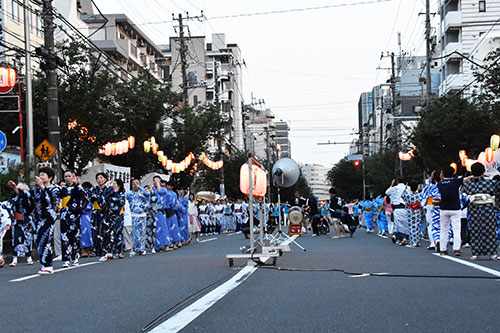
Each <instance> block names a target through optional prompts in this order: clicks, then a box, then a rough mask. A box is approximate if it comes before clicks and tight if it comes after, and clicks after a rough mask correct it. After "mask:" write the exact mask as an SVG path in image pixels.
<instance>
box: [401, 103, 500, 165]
mask: <svg viewBox="0 0 500 333" xmlns="http://www.w3.org/2000/svg"><path fill="white" fill-rule="evenodd" d="M421 116H422V117H421V119H420V121H419V123H418V125H417V126H416V128H415V130H414V131H413V134H412V138H411V140H412V142H413V143H414V144H415V145H416V146H417V151H416V158H415V160H416V162H417V163H418V164H419V165H420V166H421V167H423V168H425V169H426V170H427V171H431V170H433V169H437V168H443V167H444V166H447V165H449V164H450V163H452V162H455V163H457V164H460V163H459V158H458V152H459V150H461V149H465V150H466V151H467V154H468V156H469V157H470V158H477V156H478V154H479V153H480V152H481V151H482V150H484V148H486V147H487V146H488V143H489V139H490V137H491V135H492V134H493V133H496V132H498V130H499V129H500V117H498V113H497V112H495V111H494V109H492V108H488V107H484V106H480V105H476V104H472V103H470V102H468V101H466V100H464V99H462V98H460V97H456V96H445V97H441V98H439V99H436V100H434V101H433V102H432V103H431V104H430V106H429V107H428V108H426V109H425V110H424V111H423V112H422V114H421Z"/></svg>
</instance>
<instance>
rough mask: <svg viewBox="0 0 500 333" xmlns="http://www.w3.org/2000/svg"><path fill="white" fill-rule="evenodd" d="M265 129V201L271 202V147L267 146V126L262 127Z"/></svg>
mask: <svg viewBox="0 0 500 333" xmlns="http://www.w3.org/2000/svg"><path fill="white" fill-rule="evenodd" d="M264 130H265V131H266V154H267V161H266V171H267V172H266V173H267V202H271V176H270V175H271V148H270V147H269V127H266V128H264Z"/></svg>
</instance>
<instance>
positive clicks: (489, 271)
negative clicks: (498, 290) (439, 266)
mask: <svg viewBox="0 0 500 333" xmlns="http://www.w3.org/2000/svg"><path fill="white" fill-rule="evenodd" d="M433 255H435V256H438V257H440V258H443V259H447V260H451V261H454V262H458V263H459V264H462V265H465V266H469V267H472V268H475V269H477V270H480V271H483V272H486V273H488V274H491V275H494V276H498V277H500V272H499V271H496V270H494V269H491V268H488V267H484V266H481V265H478V264H474V263H472V262H469V261H466V260H463V259H458V258H455V257H450V256H446V255H440V254H439V253H433Z"/></svg>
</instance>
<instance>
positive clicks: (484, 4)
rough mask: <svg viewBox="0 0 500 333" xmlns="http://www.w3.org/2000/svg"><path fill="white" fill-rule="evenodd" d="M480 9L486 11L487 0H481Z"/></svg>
mask: <svg viewBox="0 0 500 333" xmlns="http://www.w3.org/2000/svg"><path fill="white" fill-rule="evenodd" d="M479 11H480V12H485V11H486V1H479Z"/></svg>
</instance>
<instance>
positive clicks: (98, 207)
mask: <svg viewBox="0 0 500 333" xmlns="http://www.w3.org/2000/svg"><path fill="white" fill-rule="evenodd" d="M95 179H96V181H97V186H96V187H94V188H93V189H92V190H91V191H90V201H91V202H92V204H93V207H92V242H93V243H94V251H95V255H96V256H99V257H102V256H104V255H105V254H106V252H107V248H108V246H109V242H110V240H111V225H110V223H109V221H108V214H107V211H108V203H109V197H110V196H111V195H112V194H113V192H114V191H113V189H112V188H111V186H108V185H107V184H106V183H107V181H108V176H107V175H106V174H105V173H104V172H99V173H98V174H97V175H96V177H95Z"/></svg>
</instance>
